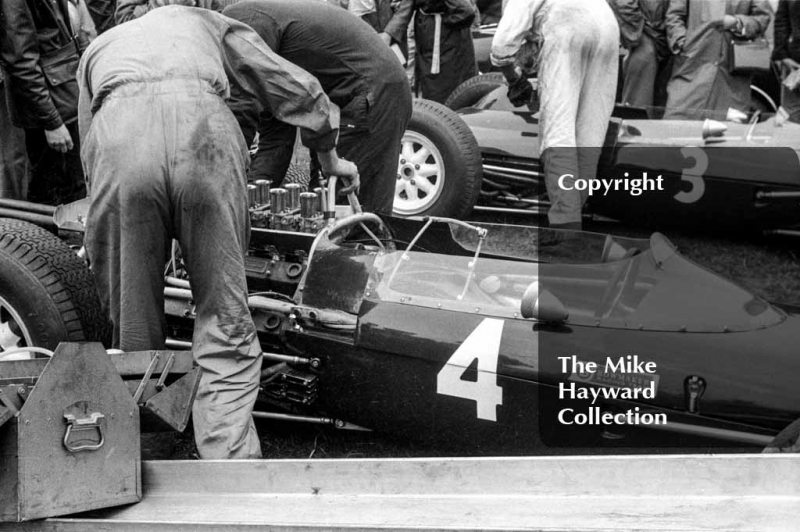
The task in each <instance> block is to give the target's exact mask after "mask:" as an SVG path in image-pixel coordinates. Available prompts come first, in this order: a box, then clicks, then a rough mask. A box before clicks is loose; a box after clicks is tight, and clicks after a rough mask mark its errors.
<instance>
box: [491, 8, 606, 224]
mask: <svg viewBox="0 0 800 532" xmlns="http://www.w3.org/2000/svg"><path fill="white" fill-rule="evenodd" d="M529 34H533V36H534V38H536V39H538V40H540V41H541V42H542V44H541V47H542V48H541V53H540V54H539V94H540V98H541V112H540V117H539V127H540V131H541V142H540V150H541V153H542V161H543V165H544V170H545V183H546V185H547V194H548V196H549V197H550V201H551V202H552V205H551V207H550V211H549V212H548V218H549V221H550V225H551V226H552V227H555V228H563V229H580V228H581V224H582V217H581V210H582V207H583V203H584V202H585V201H586V198H587V196H586V195H585V194H584V193H582V192H580V191H577V190H575V189H574V186H573V183H574V180H575V179H578V178H580V179H586V180H587V181H588V180H591V179H593V178H595V177H596V176H597V162H598V160H599V157H600V148H601V147H602V146H603V143H604V141H605V136H606V130H607V129H608V121H609V119H610V118H611V112H612V111H613V109H614V93H615V89H616V81H617V67H618V65H619V62H618V61H619V60H618V58H619V25H618V24H617V21H616V18H615V17H614V13H613V11H612V9H611V8H610V7H609V5H608V4H607V3H606V2H601V1H598V0H509V1H508V3H507V4H506V6H505V10H504V11H503V18H502V19H501V20H500V24H499V25H498V27H497V33H496V34H495V36H494V40H493V41H492V53H491V59H492V64H494V65H495V66H498V67H500V68H501V69H502V71H503V75H504V76H505V77H506V80H507V81H508V85H509V99H511V102H512V103H514V104H515V105H520V103H523V104H524V103H526V102H527V101H528V100H529V98H530V94H531V92H532V88H531V84H530V83H529V82H528V80H527V79H526V77H525V76H522V75H520V73H519V72H518V71H517V70H516V66H515V60H516V58H517V56H518V54H519V52H520V50H521V49H522V47H523V44H524V42H525V41H526V38H527V37H528V35H529ZM562 176H568V177H567V178H565V179H564V180H563V181H564V185H565V186H564V188H561V187H560V186H559V180H560V178H561V177H562Z"/></svg>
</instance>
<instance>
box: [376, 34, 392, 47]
mask: <svg viewBox="0 0 800 532" xmlns="http://www.w3.org/2000/svg"><path fill="white" fill-rule="evenodd" d="M378 37H380V38H381V40H382V41H383V42H384V43H385V44H386V46H391V45H392V36H391V35H389V34H388V33H386V32H385V31H383V32H381V33H379V34H378Z"/></svg>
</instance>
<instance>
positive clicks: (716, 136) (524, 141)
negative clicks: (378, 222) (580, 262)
mask: <svg viewBox="0 0 800 532" xmlns="http://www.w3.org/2000/svg"><path fill="white" fill-rule="evenodd" d="M447 104H448V105H450V106H451V107H453V108H458V109H459V111H458V114H459V116H460V118H461V119H462V120H463V121H464V122H465V123H466V124H467V126H468V127H469V129H470V131H471V133H472V134H473V135H474V136H475V138H476V140H477V145H478V150H479V152H480V159H481V162H480V166H481V175H482V177H481V181H480V188H481V191H480V196H479V198H478V201H477V207H476V211H483V212H486V211H490V212H511V213H515V214H528V215H542V214H544V213H546V212H547V209H548V208H549V202H548V199H547V195H546V191H545V187H544V183H543V173H542V167H541V162H540V159H539V121H538V114H537V112H536V111H534V110H530V109H528V108H526V107H523V108H515V107H514V106H512V105H511V104H510V103H509V102H508V99H507V97H506V87H505V85H504V83H503V81H502V75H501V74H499V73H489V74H484V75H481V76H478V77H477V78H473V79H472V80H468V81H467V82H465V84H464V85H463V86H462V87H461V88H460V89H456V91H454V93H453V95H451V98H450V101H448V102H447ZM652 111H653V110H647V109H639V108H631V107H625V106H621V105H618V106H617V107H616V109H615V115H614V116H613V117H612V119H611V122H610V124H609V128H608V132H607V136H606V142H605V146H604V148H603V151H602V156H601V158H600V164H599V167H598V173H597V177H598V178H600V179H607V180H610V181H613V180H618V179H627V178H631V179H634V178H641V177H642V176H649V177H651V178H658V177H661V178H662V183H663V186H662V190H658V191H657V192H646V193H643V194H640V195H632V194H630V193H628V192H627V191H625V192H622V193H619V192H617V193H614V191H612V192H611V193H603V192H602V191H601V192H600V193H594V194H592V195H591V196H590V197H589V199H588V203H587V212H588V214H589V215H598V216H602V217H605V218H611V219H615V220H619V221H623V222H628V223H635V224H638V225H643V224H645V225H647V226H649V227H653V228H656V229H659V228H668V227H669V228H674V227H682V228H697V227H702V228H704V229H706V230H719V229H725V230H729V231H743V230H744V231H753V232H755V231H766V232H770V233H778V234H789V235H794V236H797V235H800V232H799V231H798V230H797V229H798V226H800V161H799V160H798V146H800V125H798V124H794V123H789V122H781V121H780V120H779V119H778V118H776V115H775V114H772V113H762V112H760V111H754V112H752V113H751V114H750V115H748V116H749V118H748V120H746V123H735V122H732V121H727V122H724V123H723V122H719V121H714V120H663V119H654V118H649V116H650V115H649V114H648V112H652ZM651 114H652V113H651ZM742 116H745V115H742ZM437 150H438V151H437ZM450 150H451V148H449V147H448V146H447V145H446V144H445V143H443V142H439V141H437V140H436V139H435V138H433V137H431V138H430V139H429V141H428V151H429V152H431V153H434V154H437V153H449V151H450ZM465 152H466V153H468V154H471V153H472V152H471V151H469V148H465ZM436 160H437V162H438V164H439V166H440V167H442V170H441V173H442V174H445V175H449V176H450V177H451V179H452V177H453V176H454V174H456V175H457V172H458V169H455V168H453V170H452V171H450V172H448V171H447V163H448V161H447V160H446V159H445V157H444V156H440V157H438V158H436ZM468 160H472V159H468ZM474 174H475V175H477V172H474ZM473 181H474V178H470V179H467V180H465V183H468V184H469V183H472V182H473ZM437 201H438V198H437V197H436V196H435V195H432V194H431V195H426V196H424V198H421V199H419V200H418V201H417V202H416V203H415V205H414V206H415V209H413V211H412V212H411V214H416V215H424V214H427V213H429V212H430V211H431V210H432V209H433V208H434V207H435V206H436V203H437ZM403 203H404V198H403V197H401V196H400V194H398V195H397V196H396V199H395V210H396V211H398V212H397V214H401V215H402V214H406V213H407V210H402V209H400V210H398V206H399V205H403Z"/></svg>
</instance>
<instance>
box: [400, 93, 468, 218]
mask: <svg viewBox="0 0 800 532" xmlns="http://www.w3.org/2000/svg"><path fill="white" fill-rule="evenodd" d="M482 178H483V170H482V166H481V154H480V149H479V148H478V143H477V141H476V140H475V136H474V135H473V134H472V131H471V130H470V129H469V126H467V124H466V123H465V122H464V121H463V120H462V119H461V117H459V116H458V115H457V114H456V113H454V112H453V111H451V110H450V109H448V108H447V107H445V106H443V105H441V104H439V103H436V102H432V101H429V100H415V101H414V108H413V113H412V115H411V120H410V121H409V123H408V126H407V128H406V132H405V134H404V135H403V140H402V149H401V151H400V162H399V166H398V168H397V182H396V184H395V198H394V208H393V211H394V214H395V215H397V216H424V215H427V216H445V217H451V218H463V217H466V216H467V215H468V214H469V213H470V212H471V211H472V208H473V207H474V206H475V203H476V202H477V200H478V195H479V194H480V190H481V181H482Z"/></svg>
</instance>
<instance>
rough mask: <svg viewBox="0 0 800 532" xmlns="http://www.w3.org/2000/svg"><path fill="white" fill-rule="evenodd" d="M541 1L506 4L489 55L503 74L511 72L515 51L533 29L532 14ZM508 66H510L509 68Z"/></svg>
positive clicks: (517, 0) (513, 0)
mask: <svg viewBox="0 0 800 532" xmlns="http://www.w3.org/2000/svg"><path fill="white" fill-rule="evenodd" d="M543 3H544V0H509V1H508V3H507V4H506V6H505V8H504V10H503V18H501V19H500V22H499V23H498V24H497V31H496V32H495V34H494V38H493V39H492V51H491V54H490V55H489V57H490V59H491V60H492V64H493V65H494V66H496V67H501V69H502V70H503V73H504V74H511V73H512V71H513V65H514V60H515V58H516V55H517V52H519V50H520V48H522V44H523V43H524V42H525V38H526V36H527V35H528V34H529V32H530V31H531V30H533V19H534V16H535V15H536V12H537V11H538V10H539V8H540V7H541V6H542V4H543ZM509 66H511V67H512V68H511V69H509V68H508V67H509ZM506 79H508V76H506Z"/></svg>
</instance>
